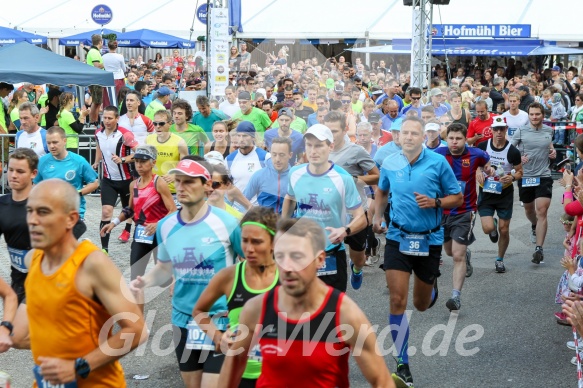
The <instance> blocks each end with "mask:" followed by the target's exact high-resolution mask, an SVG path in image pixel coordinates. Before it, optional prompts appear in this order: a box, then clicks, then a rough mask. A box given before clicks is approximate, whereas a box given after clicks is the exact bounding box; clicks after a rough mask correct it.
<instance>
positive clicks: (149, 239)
mask: <svg viewBox="0 0 583 388" xmlns="http://www.w3.org/2000/svg"><path fill="white" fill-rule="evenodd" d="M154 236H155V234H152V235H150V236H147V235H146V227H145V226H144V225H136V231H135V233H134V241H135V242H139V243H144V244H153V243H154Z"/></svg>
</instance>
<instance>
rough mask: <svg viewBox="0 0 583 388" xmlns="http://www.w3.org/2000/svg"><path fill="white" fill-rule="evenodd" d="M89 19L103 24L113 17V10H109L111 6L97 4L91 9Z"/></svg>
mask: <svg viewBox="0 0 583 388" xmlns="http://www.w3.org/2000/svg"><path fill="white" fill-rule="evenodd" d="M91 19H93V21H94V22H95V23H97V24H100V25H102V26H104V25H106V24H107V23H109V22H111V19H113V12H111V8H109V7H108V6H107V5H104V4H99V5H96V6H95V7H94V8H93V9H92V10H91Z"/></svg>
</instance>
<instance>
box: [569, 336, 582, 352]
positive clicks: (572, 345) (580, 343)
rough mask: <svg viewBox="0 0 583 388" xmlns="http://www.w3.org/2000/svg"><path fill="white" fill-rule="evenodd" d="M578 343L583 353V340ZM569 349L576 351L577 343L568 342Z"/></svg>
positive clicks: (580, 339)
mask: <svg viewBox="0 0 583 388" xmlns="http://www.w3.org/2000/svg"><path fill="white" fill-rule="evenodd" d="M578 342H579V351H582V350H583V343H582V342H583V339H582V338H579V340H578ZM567 347H568V348H569V349H571V350H575V341H569V342H567Z"/></svg>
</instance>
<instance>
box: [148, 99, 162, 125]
mask: <svg viewBox="0 0 583 388" xmlns="http://www.w3.org/2000/svg"><path fill="white" fill-rule="evenodd" d="M159 110H166V107H165V106H164V105H162V103H161V102H160V100H158V99H155V100H153V101H152V102H151V103H149V104H148V107H147V108H146V113H144V114H145V115H146V117H148V118H149V119H150V120H152V121H154V115H155V114H156V112H158V111H159Z"/></svg>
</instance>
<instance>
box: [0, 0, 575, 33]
mask: <svg viewBox="0 0 583 388" xmlns="http://www.w3.org/2000/svg"><path fill="white" fill-rule="evenodd" d="M241 1H242V24H243V30H244V32H243V33H239V34H238V35H237V37H239V38H263V39H365V38H367V37H368V38H369V39H376V40H390V39H395V38H410V37H411V31H412V26H411V25H412V23H411V7H406V6H404V5H403V1H402V0H366V1H361V2H354V1H352V0H337V1H314V0H241ZM203 2H205V0H199V1H198V4H199V5H200V4H202V3H203ZM225 3H226V1H225ZM97 4H99V0H96V1H95V2H91V1H90V2H87V1H85V0H59V1H58V2H56V3H55V2H52V3H51V2H47V1H46V0H28V1H25V2H12V3H11V4H10V5H8V6H7V7H8V10H7V11H8V12H5V13H3V14H2V15H0V25H2V26H6V27H11V28H12V27H17V28H18V29H19V30H24V31H28V32H33V33H37V34H40V35H45V36H47V37H49V38H59V37H62V36H67V35H72V34H75V33H79V32H83V31H87V30H93V29H95V28H97V27H98V26H97V24H95V23H94V22H93V21H92V20H91V17H90V12H91V9H92V8H93V7H94V6H95V5H97ZM105 4H107V5H109V6H110V8H111V9H112V11H113V20H112V21H111V23H109V24H108V25H107V28H110V29H113V30H118V31H122V30H123V29H126V30H128V31H130V30H137V29H142V28H148V29H152V30H156V31H159V32H163V33H167V34H171V35H175V36H179V37H182V38H188V37H189V35H190V28H191V26H193V30H194V32H193V34H192V35H193V38H194V39H195V38H196V36H198V35H204V34H205V25H203V24H202V23H200V22H199V21H198V20H196V19H195V21H194V25H193V23H192V22H193V17H194V14H195V11H196V6H197V2H196V1H193V0H161V1H159V2H148V1H146V2H144V1H142V0H125V1H123V2H122V1H116V2H110V3H109V4H108V3H107V2H105ZM549 10H553V11H556V12H553V13H552V15H567V17H566V19H565V20H564V21H558V19H556V16H551V14H549ZM581 12H583V2H582V1H573V0H555V1H553V2H552V4H549V3H548V1H546V0H512V1H508V0H489V1H487V2H483V1H481V0H451V3H450V5H447V6H439V7H437V6H436V7H435V8H434V23H435V24H504V23H507V24H530V25H531V26H532V28H531V30H532V36H533V37H536V38H539V39H542V40H547V41H558V42H581V41H583V33H582V32H581V29H580V28H579V25H578V23H577V22H576V19H571V20H570V21H569V16H568V15H579V14H581Z"/></svg>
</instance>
